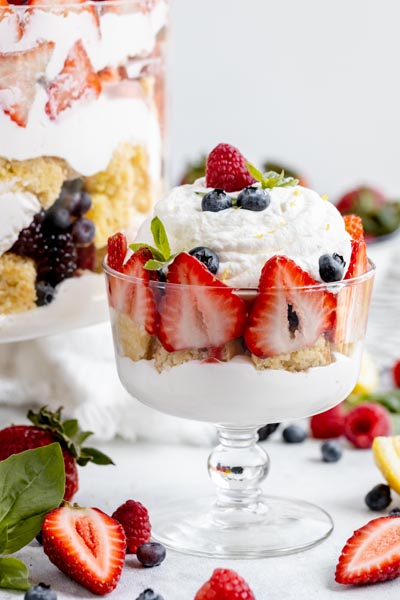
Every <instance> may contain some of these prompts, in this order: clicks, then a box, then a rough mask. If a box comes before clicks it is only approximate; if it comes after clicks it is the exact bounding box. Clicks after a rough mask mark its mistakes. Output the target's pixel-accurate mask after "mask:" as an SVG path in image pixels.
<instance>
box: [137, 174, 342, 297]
mask: <svg viewBox="0 0 400 600" xmlns="http://www.w3.org/2000/svg"><path fill="white" fill-rule="evenodd" d="M208 191H210V189H209V188H206V187H205V183H204V180H198V181H197V182H195V184H193V185H183V186H179V187H176V188H174V189H173V190H172V191H171V192H170V193H169V195H167V196H166V197H165V198H163V199H162V200H160V201H159V202H158V203H157V204H156V205H155V207H154V214H155V215H156V216H158V217H159V218H160V219H161V221H162V222H163V224H164V226H165V229H166V232H167V235H168V239H169V242H170V246H171V252H172V253H177V252H182V251H189V250H191V249H192V248H195V247H196V246H206V247H208V248H211V250H214V252H216V253H217V255H218V257H219V260H220V265H219V270H218V273H217V277H218V278H219V279H221V280H222V281H224V282H225V283H226V284H228V285H230V286H234V287H252V288H256V287H257V286H258V282H259V278H260V273H261V270H262V268H263V266H264V264H265V262H266V261H267V260H268V259H269V258H271V257H272V256H274V255H284V256H287V257H289V258H291V259H292V260H294V261H295V262H296V263H297V264H298V265H299V266H300V267H301V268H302V269H303V270H304V271H307V272H308V273H309V274H310V275H311V277H313V278H314V279H315V280H317V281H321V277H320V275H319V258H320V256H322V255H323V254H333V253H336V254H339V255H340V256H342V257H343V259H344V261H345V263H346V266H345V272H346V270H347V268H348V266H349V262H350V255H351V241H350V236H349V234H348V233H347V232H346V230H345V225H344V221H343V218H342V216H341V214H340V213H339V211H338V210H337V209H336V207H335V206H334V205H333V204H332V203H331V202H329V200H328V199H324V198H323V197H321V196H320V195H319V194H318V193H317V192H314V191H313V190H310V189H308V188H305V187H302V186H295V187H276V188H272V189H270V190H268V191H269V194H270V197H271V203H270V205H269V206H268V207H267V208H266V209H265V210H263V211H260V212H254V211H251V210H244V209H241V208H236V207H232V208H228V209H225V210H221V211H220V212H206V211H204V212H203V211H202V209H201V201H202V197H203V194H204V193H206V192H208ZM231 196H233V197H234V196H237V194H231ZM150 222H151V219H150V218H148V219H146V221H145V222H144V223H143V225H142V226H141V228H140V229H139V232H138V235H137V241H138V242H144V243H149V244H153V239H152V235H151V231H150Z"/></svg>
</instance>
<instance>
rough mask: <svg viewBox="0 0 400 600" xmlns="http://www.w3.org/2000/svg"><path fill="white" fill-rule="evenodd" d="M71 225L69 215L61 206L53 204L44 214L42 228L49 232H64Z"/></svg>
mask: <svg viewBox="0 0 400 600" xmlns="http://www.w3.org/2000/svg"><path fill="white" fill-rule="evenodd" d="M70 225H71V215H70V213H69V211H68V210H67V209H66V208H64V207H63V206H59V205H58V204H55V205H54V206H52V207H51V208H50V209H49V210H48V211H47V213H46V216H45V219H44V227H45V228H46V229H47V230H51V231H55V230H56V231H59V230H61V231H65V230H66V229H68V227H69V226H70Z"/></svg>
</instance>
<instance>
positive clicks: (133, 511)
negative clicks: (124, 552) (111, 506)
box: [112, 500, 151, 554]
mask: <svg viewBox="0 0 400 600" xmlns="http://www.w3.org/2000/svg"><path fill="white" fill-rule="evenodd" d="M112 518H113V519H115V520H116V521H118V522H119V523H121V525H122V527H123V528H124V531H125V535H126V543H127V549H128V552H132V553H133V554H136V552H137V549H138V548H139V546H141V545H142V544H147V543H148V542H150V535H151V525H150V519H149V513H148V511H147V508H145V507H144V506H143V504H141V503H140V502H136V501H135V500H127V501H126V502H124V504H122V505H121V506H119V507H118V508H117V510H116V511H114V513H113V514H112Z"/></svg>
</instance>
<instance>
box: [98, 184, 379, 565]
mask: <svg viewBox="0 0 400 600" xmlns="http://www.w3.org/2000/svg"><path fill="white" fill-rule="evenodd" d="M267 180H268V181H269V179H268V178H267ZM206 183H208V182H200V183H197V184H195V185H194V186H182V187H180V188H176V189H175V190H173V191H172V192H171V194H170V195H169V196H168V197H167V198H166V199H165V200H162V201H160V202H159V203H158V204H157V205H156V209H155V212H156V216H155V217H154V218H153V220H152V221H151V222H150V221H149V222H147V223H145V224H144V225H143V226H142V228H141V230H140V232H139V235H138V238H137V239H138V241H137V243H135V244H133V245H132V246H131V250H132V251H133V253H129V252H128V253H127V254H126V255H125V253H126V245H125V244H126V241H125V239H124V237H123V236H121V235H120V234H117V235H116V236H114V237H113V238H112V239H111V240H110V243H109V255H108V258H107V259H106V260H105V263H104V269H105V273H106V278H107V289H108V294H109V304H110V312H111V321H112V329H113V335H114V344H115V354H116V361H117V368H118V373H119V377H120V379H121V381H122V383H123V385H124V386H125V388H126V389H127V390H128V392H129V393H130V394H132V396H134V397H136V398H138V399H139V400H140V401H141V402H143V403H145V404H146V405H148V406H150V407H152V408H155V409H157V410H159V411H162V412H165V413H168V414H171V415H174V416H178V417H182V418H187V419H194V420H199V421H206V422H210V423H214V424H215V425H216V428H217V431H218V435H219V441H220V443H219V445H218V447H217V448H216V449H215V450H214V451H213V452H212V453H211V455H210V457H209V460H208V469H209V474H210V477H211V479H212V481H213V482H214V484H215V487H216V496H215V498H200V499H199V498H193V501H188V500H187V499H185V501H184V502H183V501H182V502H180V501H179V499H177V501H176V502H175V503H173V504H172V505H168V506H161V507H160V508H159V510H158V512H156V513H155V514H154V515H153V530H154V536H155V537H156V538H157V539H158V540H159V541H161V542H163V543H164V544H165V545H167V546H168V547H171V548H174V549H176V550H180V551H185V552H189V553H194V554H199V555H204V556H219V557H230V558H235V557H236V558H244V557H248V558H251V557H261V556H272V555H279V554H286V553H290V552H297V551H300V550H303V549H305V548H308V547H310V546H312V545H314V544H316V543H318V542H320V541H321V540H322V539H324V538H325V537H326V536H328V535H329V533H330V531H331V530H332V527H333V523H332V520H331V518H330V516H329V515H328V514H327V513H326V512H324V511H323V510H322V509H320V508H318V507H317V506H314V505H313V504H310V503H307V502H303V501H298V500H293V499H288V498H278V497H274V496H266V495H264V493H263V490H262V488H261V484H262V482H263V480H264V478H265V477H266V475H267V473H268V469H269V459H268V456H267V454H266V453H265V451H264V450H263V449H262V448H261V447H260V446H259V445H258V444H257V430H258V428H259V427H260V426H262V425H264V424H266V423H275V422H280V421H283V420H288V419H291V420H292V419H301V418H305V417H308V416H310V415H313V414H315V413H318V412H321V411H324V410H327V409H329V408H331V407H333V406H334V405H335V404H337V403H339V402H341V401H342V400H343V399H344V398H345V397H346V396H347V395H348V394H349V393H350V392H351V390H352V389H353V387H354V385H355V383H356V381H357V377H358V374H359V369H360V360H361V353H362V347H363V341H364V336H365V330H366V323H367V317H368V309H369V302H370V295H371V289H372V283H373V277H374V267H373V265H372V264H370V263H368V262H367V259H366V254H365V243H364V241H363V239H362V237H361V236H362V232H360V231H358V232H357V231H356V229H353V227H352V225H351V224H350V223H349V228H348V229H349V231H351V232H352V234H350V233H348V231H346V227H347V223H346V224H345V223H344V222H343V219H342V217H340V215H338V214H336V212H337V211H336V209H335V208H334V207H333V205H331V206H325V204H324V203H327V204H330V203H328V202H327V201H325V200H324V199H321V198H320V197H319V196H318V195H317V194H315V193H314V192H311V190H306V189H305V188H301V187H300V186H295V184H293V187H292V188H291V189H288V188H286V187H281V188H279V187H278V186H277V187H274V188H273V189H270V190H269V191H268V192H266V194H264V191H265V189H266V188H265V189H264V187H262V186H259V185H258V184H255V185H254V186H247V188H246V189H247V190H248V191H246V192H245V194H244V195H242V196H240V192H239V193H233V194H227V193H225V192H224V193H221V191H220V190H217V192H216V191H215V189H212V188H211V186H210V185H209V184H208V186H207V185H206ZM264 184H265V182H264ZM249 187H252V189H251V190H249ZM254 190H257V191H254ZM260 190H262V193H260ZM227 195H228V196H229V198H230V199H231V200H232V204H231V205H229V203H228V202H227V198H226V196H227ZM266 195H268V197H269V202H264V203H263V202H261V204H260V203H259V201H260V199H261V200H262V198H263V197H264V196H266ZM245 196H246V197H247V196H248V197H247V200H249V198H250V199H251V200H252V202H247V200H246V198H245ZM255 198H258V200H257V201H256V200H255ZM309 202H310V203H311V204H309ZM296 203H297V208H296V206H295V205H296ZM311 205H312V207H313V208H314V213H312V214H311V213H310V214H308V211H309V209H310V206H311ZM215 206H217V207H220V210H215V211H213V210H209V208H210V207H214V208H215ZM222 206H223V208H222ZM250 206H252V207H253V208H249V207H250ZM260 206H261V207H262V208H260ZM179 207H180V208H179ZM254 207H257V208H254ZM276 212H278V213H279V218H280V219H282V218H283V216H285V218H286V224H285V225H282V229H283V228H284V229H285V231H284V232H283V236H284V238H286V239H287V241H288V246H287V248H289V247H292V244H293V240H291V239H290V238H291V237H292V238H293V236H294V237H296V238H301V237H302V236H304V235H305V233H304V231H303V232H302V231H301V229H302V225H301V223H303V226H304V227H305V224H304V223H305V220H306V219H307V218H308V221H309V224H308V227H309V228H311V229H312V230H313V234H312V235H313V238H314V239H315V248H316V249H317V251H318V252H320V253H321V255H322V259H320V260H319V259H317V265H318V264H319V276H320V279H321V278H322V279H323V278H325V279H330V280H331V281H321V280H317V279H316V278H315V279H314V278H313V277H312V276H311V275H310V273H309V272H308V270H310V271H312V270H313V266H312V261H311V260H310V263H309V264H310V266H309V267H308V270H306V269H305V268H303V267H302V266H300V264H299V263H301V265H303V266H304V256H305V255H306V253H307V252H308V250H307V248H306V245H304V244H303V245H301V244H300V246H301V248H302V252H303V257H300V256H298V257H296V260H294V258H292V257H290V255H288V254H289V250H287V251H286V252H285V253H284V252H283V250H284V248H281V253H279V252H276V251H275V252H269V253H268V252H267V250H266V248H265V244H266V243H270V242H269V241H268V240H267V237H266V232H267V231H272V229H271V223H270V221H271V220H272V221H273V220H274V219H275V217H276ZM318 212H321V214H320V215H319V216H317V217H316V221H315V213H318ZM189 214H190V218H188V215H189ZM274 215H275V216H274ZM307 215H308V217H307ZM322 215H323V216H322ZM294 217H296V219H295V220H296V223H297V227H296V230H293V221H294ZM216 220H217V221H219V223H218V226H217V227H215V229H214V233H213V224H215V223H216ZM236 221H237V225H238V226H237V228H235V227H234V226H233V225H234V223H235V222H236ZM267 221H268V223H269V224H268V223H267ZM313 221H314V222H313ZM318 222H319V223H318ZM327 222H328V224H329V223H330V225H331V227H330V228H326V224H327ZM200 224H201V225H200ZM183 225H185V227H186V229H185V231H183V229H182V227H183ZM253 229H254V231H253ZM331 229H336V232H335V234H334V235H333V233H332V232H331V233H329V231H330V230H331ZM148 231H151V232H152V234H153V238H154V240H153V245H152V244H151V243H150V241H149V237H148ZM237 231H240V232H241V235H243V231H245V233H246V235H245V237H246V238H247V240H248V241H247V247H248V248H249V247H250V246H252V240H254V239H256V240H257V244H258V243H259V242H258V240H261V239H262V238H261V237H257V236H258V235H259V233H260V232H264V234H262V233H261V235H263V236H265V240H266V241H265V240H264V242H263V244H264V246H263V248H262V252H261V255H260V256H259V257H258V258H257V261H258V260H259V264H260V267H258V266H257V268H255V267H254V264H253V265H252V266H250V267H249V272H248V273H247V274H246V273H245V274H244V276H245V277H247V278H249V277H251V276H252V275H251V273H250V271H251V270H252V271H253V273H255V272H257V280H258V284H256V285H254V286H250V285H249V286H243V285H242V286H239V285H235V284H234V281H235V277H236V281H237V280H238V278H239V277H241V279H242V280H243V274H240V272H239V271H236V275H234V276H233V277H231V278H229V277H227V270H230V273H235V263H234V262H233V261H232V260H231V259H232V249H231V248H232V244H234V242H233V241H232V240H233V239H235V237H236V238H237V235H238V234H237ZM196 232H197V233H196ZM224 232H225V233H226V232H228V233H227V235H226V239H225V240H224V236H225V233H224ZM254 232H255V233H256V235H253V233H254ZM257 232H258V233H257ZM325 232H328V233H325ZM351 235H354V238H355V237H357V238H358V239H357V240H355V239H353V238H352V237H351ZM185 236H186V238H185ZM196 236H197V237H196ZM306 237H307V238H308V233H307V234H306ZM188 240H189V241H188ZM200 240H204V241H205V242H206V243H205V245H204V246H200V244H199V242H200ZM236 241H237V239H236ZM332 241H333V243H334V244H335V247H336V248H337V249H338V250H340V252H341V254H340V256H339V255H337V254H336V256H334V257H333V262H332V260H330V259H329V257H330V258H331V259H332V256H333V254H329V252H330V248H331V246H330V244H331V242H332ZM271 243H273V247H274V249H275V248H276V236H275V235H274V240H273V242H271ZM282 243H283V242H282ZM312 243H314V242H312ZM218 244H219V245H218ZM229 244H230V248H229ZM224 245H225V249H224V247H223V246H224ZM226 247H228V250H226ZM250 252H251V256H252V257H253V262H254V261H255V260H256V259H255V247H254V246H252V248H251V251H250ZM313 252H314V250H313ZM245 253H246V249H245V248H244V247H243V250H242V251H241V254H243V256H244V255H245ZM327 256H328V258H327ZM320 258H321V257H320ZM247 260H249V259H247ZM306 262H307V261H306ZM345 263H347V267H346V265H345ZM228 264H229V265H230V267H228V266H227V265H228ZM327 266H328V267H329V268H328V269H326V267H327ZM336 267H337V268H336ZM223 274H225V277H224V276H223ZM224 279H225V281H224ZM332 279H335V280H334V281H333V280H332ZM177 468H179V465H178V466H177ZM159 504H161V501H160V503H159Z"/></svg>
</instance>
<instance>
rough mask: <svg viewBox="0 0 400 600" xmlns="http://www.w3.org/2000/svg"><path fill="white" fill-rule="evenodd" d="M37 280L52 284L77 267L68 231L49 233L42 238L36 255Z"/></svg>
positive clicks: (64, 277) (65, 276)
mask: <svg viewBox="0 0 400 600" xmlns="http://www.w3.org/2000/svg"><path fill="white" fill-rule="evenodd" d="M36 264H37V270H38V281H45V282H46V283H49V284H50V285H52V286H56V285H57V284H58V283H60V282H61V281H63V280H64V279H68V277H72V275H73V274H74V273H75V271H76V269H77V251H76V247H75V244H74V241H73V239H72V235H71V234H70V233H65V232H60V233H50V234H49V235H48V236H46V237H45V239H44V244H43V246H42V248H41V251H40V253H39V256H38V257H36Z"/></svg>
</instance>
